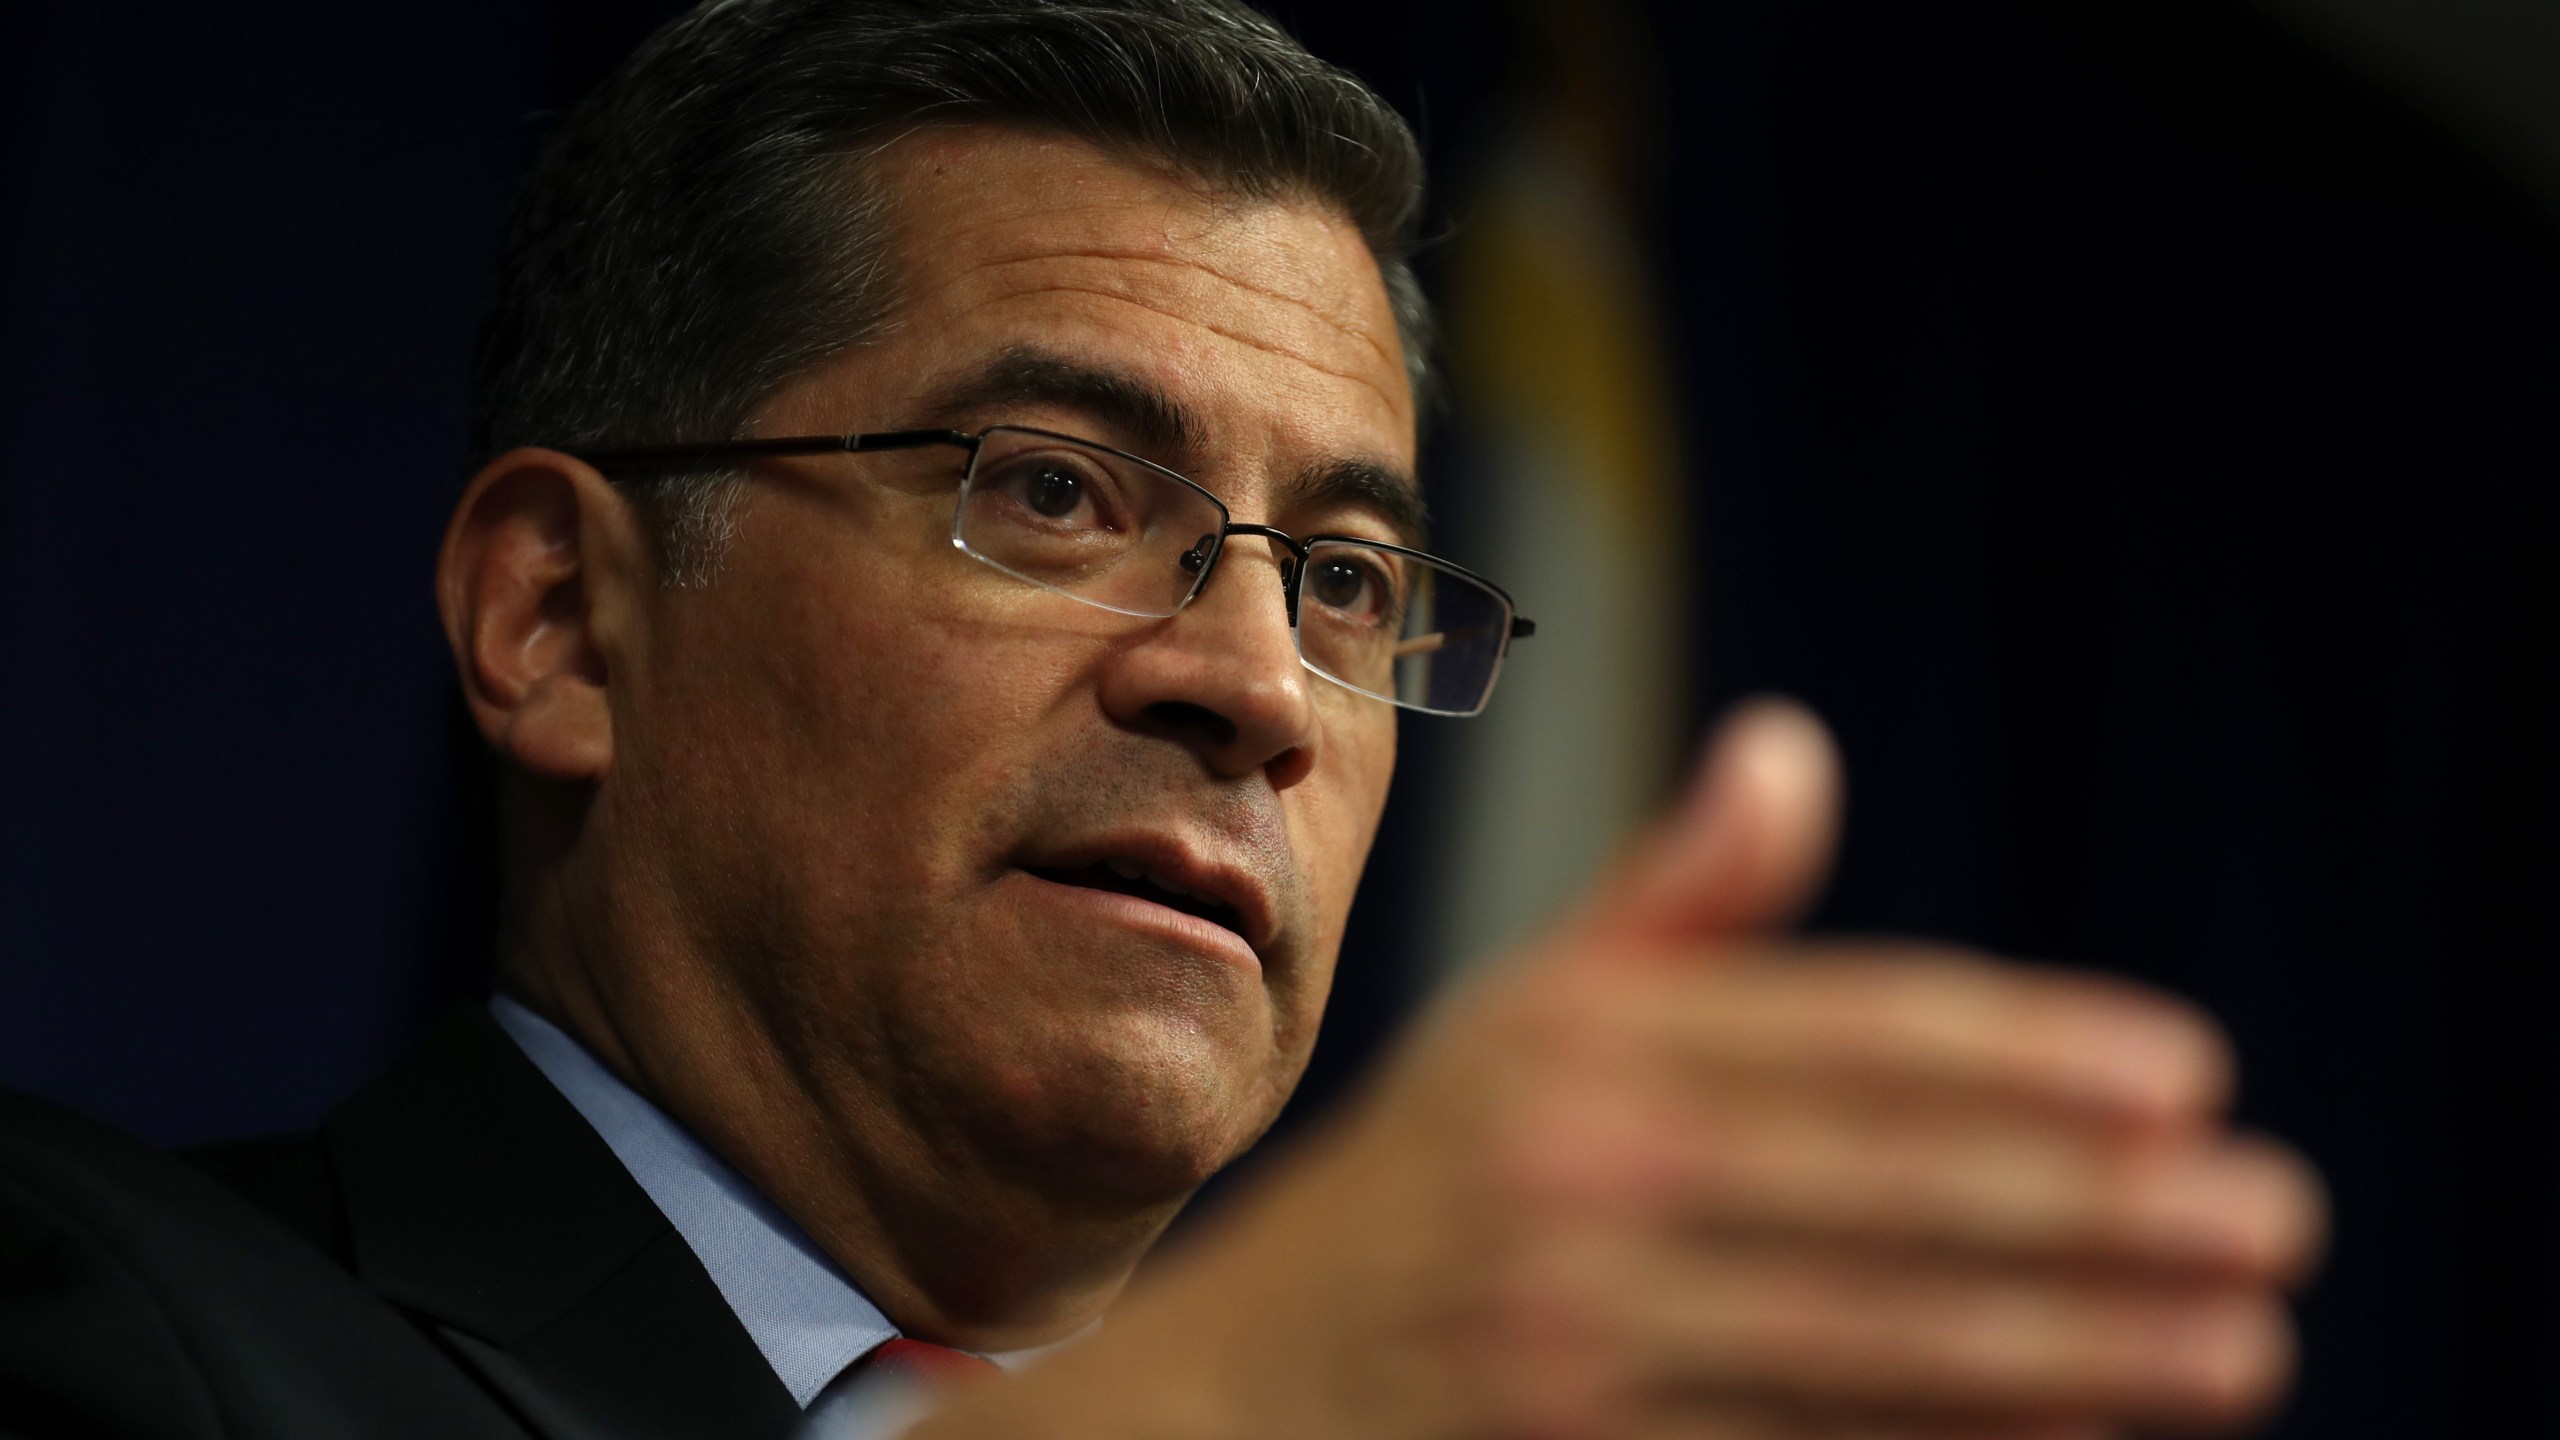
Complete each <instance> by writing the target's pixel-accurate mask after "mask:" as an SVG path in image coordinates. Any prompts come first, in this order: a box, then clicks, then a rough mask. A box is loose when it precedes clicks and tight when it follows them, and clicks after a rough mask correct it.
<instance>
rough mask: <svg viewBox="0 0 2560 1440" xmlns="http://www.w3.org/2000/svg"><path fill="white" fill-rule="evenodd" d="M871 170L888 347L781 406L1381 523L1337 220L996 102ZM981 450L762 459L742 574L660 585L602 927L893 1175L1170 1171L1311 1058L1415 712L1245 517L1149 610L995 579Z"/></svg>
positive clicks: (1236, 1140) (616, 701)
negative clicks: (959, 543)
mask: <svg viewBox="0 0 2560 1440" xmlns="http://www.w3.org/2000/svg"><path fill="white" fill-rule="evenodd" d="M877 170H878V173H879V175H880V178H881V179H882V180H883V181H884V182H885V183H886V184H887V185H889V186H890V187H891V189H892V190H893V192H894V193H895V194H896V195H897V196H898V197H899V209H898V215H897V225H898V228H899V234H900V241H899V244H898V247H897V250H896V256H897V262H898V266H899V271H898V274H899V285H900V293H901V295H902V301H901V304H900V306H899V308H898V309H897V311H896V312H895V314H894V316H893V318H892V324H891V328H890V331H889V333H888V335H887V338H885V339H882V340H879V341H877V342H875V343H871V344H867V345H864V346H861V347H858V348H856V349H854V350H852V351H850V352H849V353H847V354H845V355H844V356H842V357H840V358H839V359H837V360H836V361H834V362H831V363H829V364H828V365H826V366H824V367H822V368H821V369H819V370H818V371H816V372H815V373H813V374H811V375H809V376H807V377H805V378H804V379H803V380H801V381H799V382H797V383H794V384H792V385H791V386H789V387H788V388H787V389H785V390H784V391H783V392H782V393H780V394H779V395H777V396H776V397H775V398H774V399H773V401H772V402H771V403H770V405H769V406H768V407H767V408H766V409H765V410H764V411H763V412H762V413H761V414H760V416H759V417H758V419H757V423H756V427H755V428H756V431H757V433H760V434H765V435H799V434H838V433H847V432H853V431H877V430H888V429H899V428H909V427H919V426H949V427H952V428H957V429H961V430H967V431H972V432H974V431H976V430H978V429H981V428H983V427H985V426H987V425H991V424H1013V425H1027V426H1036V427H1041V428H1044V429H1049V430H1055V431H1060V432H1065V433H1068V434H1072V435H1077V436H1080V437H1083V438H1087V439H1091V440H1095V441H1099V442H1101V443H1103V444H1107V445H1112V446H1116V447H1119V448H1122V449H1127V450H1131V451H1135V452H1137V453H1139V454H1142V455H1145V456H1147V457H1148V458H1149V459H1152V460H1155V461H1158V462H1159V463H1162V464H1165V465H1167V466H1170V467H1171V468H1173V469H1176V470H1179V471H1182V472H1183V473H1185V474H1188V475H1190V476H1192V477H1193V478H1195V479H1197V480H1198V481H1199V482H1200V483H1201V484H1203V485H1205V486H1206V487H1208V488H1209V489H1210V490H1211V491H1213V492H1215V493H1216V494H1217V495H1218V496H1219V497H1220V498H1222V499H1223V500H1224V501H1225V502H1226V503H1227V505H1228V507H1229V508H1230V509H1231V510H1232V511H1233V513H1234V516H1235V518H1236V519H1237V520H1239V521H1249V522H1262V523H1266V524H1270V525H1274V526H1277V527H1280V528H1282V529H1284V530H1287V531H1289V532H1291V533H1293V534H1307V533H1310V532H1318V531H1324V532H1354V533H1371V534H1376V535H1379V536H1380V537H1381V538H1396V536H1395V532H1394V530H1393V528H1392V525H1391V523H1390V522H1391V520H1392V517H1391V516H1390V515H1388V514H1385V513H1383V512H1382V511H1381V510H1380V509H1379V508H1377V507H1376V506H1374V505H1373V504H1370V503H1364V502H1362V501H1360V500H1359V499H1358V498H1357V494H1358V487H1356V486H1344V485H1341V484H1326V483H1324V482H1325V480H1326V478H1327V477H1328V476H1332V475H1339V474H1342V473H1351V472H1358V473H1366V474H1370V475H1372V476H1375V475H1378V474H1380V473H1383V474H1386V475H1391V476H1397V477H1409V476H1410V475H1411V473H1412V466H1413V451H1414V420H1413V412H1412V402H1411V397H1410V393H1409V391H1408V387H1407V384H1406V380H1405V371H1404V362H1403V353H1402V350H1401V347H1400V344H1399V341H1398V338H1397V334H1396V328H1395V323H1394V319H1393V316H1392V314H1391V312H1390V310H1389V307H1388V303H1387V300H1386V296H1385V293H1384V289H1383V286H1382V285H1381V283H1380V279H1379V274H1378V270H1377V267H1376V265H1375V263H1374V262H1373V260H1372V258H1371V256H1370V254H1369V252H1368V250H1367V248H1366V246H1365V245H1364V244H1363V242H1362V240H1361V237H1360V235H1359V233H1358V231H1357V230H1356V229H1355V228H1354V227H1353V226H1352V225H1350V224H1349V223H1348V222H1347V221H1346V220H1344V219H1343V218H1341V217H1340V216H1339V215H1337V214H1336V213H1335V212H1334V211H1333V210H1332V209H1331V208H1330V207H1326V206H1323V205H1320V204H1316V203H1311V202H1299V201H1288V202H1261V201H1241V200H1231V199H1226V198H1220V197H1212V196H1207V195H1204V194H1203V193H1201V192H1200V191H1199V190H1198V189H1197V188H1196V187H1194V186H1192V185H1190V184H1188V183H1186V182H1183V181H1179V180H1176V179H1172V178H1169V177H1167V176H1164V175H1162V174H1158V173H1155V172H1153V171H1150V170H1146V169H1142V168H1137V167H1133V166H1131V165H1128V164H1125V163H1123V162H1120V161H1118V160H1115V159H1112V158H1109V157H1107V156H1106V155H1104V154H1103V153H1102V152H1100V151H1098V150H1095V149H1093V148H1091V147H1089V146H1086V145H1083V144H1081V143H1078V142H1074V141H1070V140H1064V139H1056V138H1047V137H1040V136H1034V135H1029V134H1024V133H1020V132H1011V131H1003V130H993V129H954V130H941V131H928V132H923V133H920V134H918V135H915V136H911V137H909V138H907V139H905V140H903V141H901V142H899V143H898V144H897V145H895V146H893V147H892V148H891V149H889V150H888V151H887V152H885V153H884V154H883V155H882V156H881V157H880V158H879V160H878V161H877ZM963 460H964V457H963V454H962V452H960V451H959V450H956V449H950V448H941V447H937V448H932V449H925V450H917V451H906V452H888V453H881V454H875V455H862V456H842V457H825V458H818V459H809V460H794V461H788V462H775V463H773V464H771V465H769V466H766V467H763V468H761V469H759V471H758V472H757V473H758V478H757V480H756V481H755V482H754V483H753V485H752V486H751V488H750V490H749V492H748V496H747V499H746V502H745V504H744V506H743V508H742V509H741V510H740V512H739V514H738V517H737V521H738V523H737V533H736V536H735V538H734V541H733V542H732V543H731V545H730V547H729V549H728V551H727V554H726V558H725V560H724V562H723V564H722V567H721V569H720V572H719V574H718V576H717V578H716V579H715V580H714V581H713V582H712V583H711V584H710V585H709V586H707V587H704V588H699V589H691V590H670V591H663V592H659V593H658V594H656V595H654V596H652V597H650V598H649V599H648V600H647V601H646V602H645V603H646V605H647V606H648V612H649V613H648V618H647V624H646V636H645V640H644V641H643V642H642V643H641V645H640V647H639V653H638V654H636V655H634V656H632V657H631V658H629V659H628V660H626V661H624V662H623V666H622V673H617V674H616V675H615V676H614V677H613V685H612V690H611V693H612V696H613V705H614V715H613V725H614V738H613V746H614V751H613V755H614V758H613V772H612V775H611V776H610V778H609V780H608V782H607V784H606V785H605V786H604V787H602V789H601V791H600V792H599V796H598V802H597V803H598V817H597V819H598V820H599V821H600V822H601V823H603V824H605V825H608V826H610V827H611V830H610V834H611V835H612V837H613V838H612V840H611V842H610V843H611V846H612V849H613V850H614V852H615V854H616V855H617V856H618V857H619V858H618V859H617V860H616V861H615V863H614V864H613V865H612V866H610V867H608V868H609V869H610V870H611V871H612V873H613V874H614V875H615V876H617V877H619V878H618V879H616V880H614V881H611V882H609V883H611V884H613V885H616V886H619V887H620V889H619V894H620V896H621V903H620V904H619V905H618V906H615V907H608V908H609V909H613V910H615V911H616V912H617V913H620V914H622V915H624V916H627V917H629V918H628V919H626V920H624V921H622V922H620V923H623V924H624V925H626V926H627V927H628V930H629V932H630V933H626V934H623V935H621V936H618V937H615V942H614V943H615V948H616V949H617V950H618V951H627V952H630V953H634V954H639V955H646V956H648V957H649V959H648V962H647V965H646V966H642V967H639V968H638V969H637V970H635V972H634V973H633V974H632V975H630V976H625V977H623V978H621V979H619V980H616V981H614V982H612V983H613V984H615V985H616V986H617V987H619V988H621V989H622V990H623V991H624V992H625V993H624V994H623V995H622V996H621V997H620V1003H619V1004H618V1005H617V1008H619V1009H622V1010H624V1011H625V1014H626V1023H630V1019H629V1016H630V1012H631V1011H632V1010H633V1009H634V1008H635V1007H636V1008H637V1009H639V1010H642V1011H652V1012H653V1014H654V1018H650V1019H643V1020H640V1021H639V1024H640V1026H641V1027H642V1028H646V1027H647V1026H649V1025H652V1024H664V1025H666V1026H668V1027H670V1028H671V1029H681V1028H683V1027H687V1026H691V1027H694V1028H696V1029H701V1028H710V1029H712V1030H714V1031H716V1032H719V1033H725V1034H736V1035H742V1036H746V1037H749V1038H748V1039H747V1040H746V1041H744V1042H742V1043H745V1044H748V1045H750V1046H752V1047H756V1049H757V1050H759V1051H760V1053H752V1054H745V1055H742V1056H741V1057H740V1063H741V1065H742V1066H745V1067H748V1068H751V1069H756V1070H758V1071H760V1072H763V1073H765V1074H766V1076H767V1078H766V1079H764V1080H762V1081H760V1082H758V1083H760V1084H762V1085H765V1086H766V1087H768V1088H770V1087H772V1086H776V1085H779V1086H784V1087H787V1088H788V1089H789V1090H791V1091H794V1092H797V1096H798V1098H803V1099H806V1100H808V1101H812V1102H814V1103H815V1104H816V1105H817V1106H818V1107H820V1109H821V1110H822V1111H823V1113H822V1115H821V1116H820V1117H819V1119H820V1120H821V1121H822V1122H823V1123H824V1124H825V1125H826V1127H827V1132H828V1134H829V1135H831V1136H832V1137H834V1138H835V1139H836V1140H837V1141H838V1142H840V1143H845V1144H847V1145H849V1146H850V1147H851V1148H852V1149H854V1150H856V1151H859V1152H860V1159H859V1163H862V1164H866V1165H869V1166H872V1167H875V1168H877V1169H879V1170H881V1171H884V1172H887V1173H890V1174H893V1175H895V1176H897V1177H900V1178H902V1179H903V1180H904V1181H906V1182H908V1183H914V1182H916V1181H919V1180H922V1181H925V1182H926V1183H930V1180H929V1177H932V1176H936V1175H940V1176H949V1175H952V1174H955V1173H971V1172H982V1171H985V1170H989V1169H992V1170H995V1171H1000V1172H1007V1173H1011V1174H1015V1175H1018V1176H1021V1177H1024V1178H1034V1177H1036V1178H1038V1179H1039V1180H1040V1182H1041V1183H1044V1184H1051V1185H1055V1184H1057V1183H1059V1182H1060V1180H1061V1178H1062V1177H1065V1178H1067V1180H1068V1183H1072V1184H1078V1185H1088V1186H1091V1187H1093V1188H1094V1189H1096V1190H1097V1191H1100V1192H1104V1193H1109V1194H1113V1195H1117V1196H1121V1197H1127V1198H1140V1197H1144V1198H1159V1197H1168V1196H1171V1195H1175V1194H1178V1193H1180V1192H1182V1191H1184V1190H1187V1189H1188V1188H1189V1187H1190V1186H1192V1185H1194V1184H1196V1183H1197V1182H1198V1181H1199V1180H1200V1179H1202V1178H1204V1177H1205V1176H1206V1175H1208V1174H1209V1173H1210V1172H1211V1171H1212V1170H1214V1169H1215V1168H1216V1167H1217V1166H1219V1165H1221V1164H1223V1163H1225V1162H1226V1161H1227V1160H1228V1159H1230V1158H1232V1157H1233V1156H1234V1155H1235V1154H1236V1153H1237V1152H1238V1151H1239V1150H1240V1149H1242V1148H1243V1147H1244V1146H1245V1145H1246V1144H1248V1143H1250V1141H1251V1140H1252V1138H1253V1137H1254V1136H1255V1135H1257V1134H1258V1133H1260V1131H1261V1130H1262V1128H1263V1127H1264V1126H1265V1125H1266V1124H1268V1123H1269V1121H1270V1119H1271V1117H1272V1116H1273V1115H1274V1114H1275V1113H1276V1112H1277V1110H1278V1109H1279V1107H1280V1104H1281V1102H1282V1101H1283V1100H1284V1099H1285V1098H1286V1097H1287V1095H1288V1093H1289V1091H1290V1089H1291V1087H1292V1086H1293V1085H1294V1084H1295V1083H1296V1080H1297V1077H1298V1074H1299V1072H1300V1070H1301V1069H1302V1067H1303V1066H1304V1064H1305V1061H1306V1057H1307V1052H1308V1049H1309V1047H1310V1045H1311V1044H1312V1043H1313V1040H1314V1035H1315V1029H1316V1022H1317V1019H1318V1016H1319V1013H1320V1012H1321V1010H1322V1007H1323V1002H1324V997H1325V993H1326V990H1327V987H1328V985H1329V983H1330V980H1331V974H1332V966H1333V959H1334V954H1335V951H1336V948H1337V946H1338V945H1339V943H1340V941H1341V937H1342V928H1343V922H1344V919H1345V915H1346V913H1347V911H1348V909H1349V906H1350V903H1351V896H1352V889H1353V886H1354V884H1355V882H1356V880H1357V878H1358V876H1359V873H1360V868H1361V865H1362V863H1363V861H1364V859H1365V857H1366V855H1367V852H1368V848H1369V844H1370V840H1371V838H1372V836H1373V834H1374V832H1375V829H1376V825H1377V821H1378V816H1379V811H1380V808H1381V806H1382V805H1383V803H1384V801H1385V798H1386V792H1387V784H1388V779H1389V776H1390V773H1391V771H1392V770H1393V768H1394V762H1395V721H1394V715H1393V711H1392V710H1391V709H1390V708H1389V707H1388V706H1386V705H1385V704H1383V703H1381V702H1379V701H1377V700H1374V699H1370V698H1366V697H1363V696H1359V695H1355V694H1352V693H1351V692H1349V691H1347V690H1344V689H1342V688H1340V687H1339V686H1336V685H1333V684H1332V683H1330V682H1328V681H1325V680H1323V679H1321V678H1319V677H1317V676H1315V675H1313V674H1311V673H1309V672H1308V671H1306V670H1305V669H1304V668H1303V667H1302V666H1301V665H1300V664H1299V662H1298V659H1297V655H1296V651H1295V649H1294V647H1293V645H1292V641H1291V637H1290V633H1289V628H1288V620H1287V616H1286V614H1285V612H1284V608H1283V604H1282V591H1281V579H1280V570H1279V566H1278V563H1277V557H1276V555H1275V553H1274V552H1273V550H1272V549H1271V547H1270V546H1269V545H1268V544H1267V543H1264V542H1260V541H1252V540H1244V539H1239V540H1237V541H1234V542H1231V543H1230V545H1229V547H1228V550H1227V553H1226V555H1225V556H1224V557H1223V558H1222V559H1221V561H1220V562H1219V566H1218V569H1217V571H1216V573H1215V574H1214V575H1213V576H1212V578H1211V581H1210V583H1209V584H1208V586H1207V587H1206V589H1205V590H1204V591H1203V592H1202V593H1201V594H1200V596H1199V597H1198V598H1197V599H1196V600H1195V601H1194V602H1193V603H1192V604H1191V606H1190V607H1189V608H1188V609H1186V610H1184V611H1183V612H1182V613H1180V614H1179V615H1176V616H1174V617H1172V618H1169V619H1159V620H1150V619H1138V618H1132V617H1129V616H1123V615H1116V614H1112V613H1109V612H1106V611H1103V610H1099V609H1095V608H1092V607H1089V606H1085V605H1080V604H1078V603H1076V602H1074V601H1072V600H1069V599H1067V598H1065V597H1063V596H1061V595H1058V594H1054V593H1050V592H1047V591H1043V590H1040V589H1037V588H1034V587H1032V586H1030V585H1027V584H1025V583H1023V582H1021V581H1019V580H1017V579H1014V578H1012V577H1010V576H1007V575H1005V574H1002V573H1000V572H998V571H996V570H995V569H992V568H990V567H988V566H986V565H982V564H978V563H976V562H974V561H973V560H972V559H970V558H969V557H968V556H966V555H964V554H962V553H960V552H959V551H957V550H955V549H954V548H953V547H952V545H951V543H950V523H951V514H952V506H953V498H954V494H955V487H956V485H957V483H958V480H959V477H960V469H961V466H962V464H963ZM1114 867H1117V869H1118V870H1119V871H1121V872H1126V871H1129V870H1131V869H1135V870H1137V871H1139V872H1141V874H1140V877H1139V878H1138V880H1137V881H1135V882H1134V883H1133V882H1129V881H1125V880H1119V879H1116V878H1113V879H1105V878H1104V877H1109V876H1113V874H1114ZM1156 881H1170V882H1172V883H1174V884H1176V885H1179V886H1182V887H1184V888H1186V889H1189V890H1192V891H1195V892H1202V893H1205V894H1207V895H1209V896H1212V897H1214V899H1215V900H1216V901H1217V902H1219V903H1221V904H1224V905H1226V906H1228V907H1231V913H1229V914H1228V915H1226V916H1224V917H1223V919H1224V921H1226V922H1228V923H1221V920H1219V919H1211V918H1203V917H1202V916H1200V915H1196V914H1191V913H1186V910H1185V908H1177V907H1176V906H1174V905H1169V904H1164V903H1159V902H1158V900H1156V899H1152V898H1149V895H1150V894H1151V893H1153V892H1152V891H1151V886H1152V885H1153V884H1154V882H1156ZM1132 890H1134V891H1137V892H1139V893H1136V894H1132V893H1128V892H1130V891H1132ZM1190 908H1208V907H1190ZM650 967H656V973H655V975H654V976H652V975H651V974H650V973H649V970H650ZM669 975H673V976H676V977H677V978H675V979H672V980H670V979H668V978H666V977H667V976H669ZM706 1007H708V1008H709V1009H711V1010H713V1011H715V1012H717V1013H716V1015H710V1016H706V1015H705V1014H703V1013H702V1012H703V1011H704V1009H705V1008H706ZM706 1021H709V1022H711V1023H710V1024H709V1025H708V1026H707V1027H706V1025H705V1022H706ZM646 1044H647V1042H646V1040H645V1039H644V1040H643V1045H644V1046H645V1045H646ZM642 1063H643V1064H644V1066H645V1064H646V1063H647V1062H646V1061H643V1062H642ZM674 1088H677V1089H682V1088H684V1087H683V1085H682V1084H681V1083H678V1084H677V1085H676V1086H675V1087H674ZM783 1108H785V1109H788V1108H790V1107H789V1106H788V1105H787V1104H786V1105H785V1106H784V1107H783ZM688 1118H699V1117H688Z"/></svg>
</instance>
